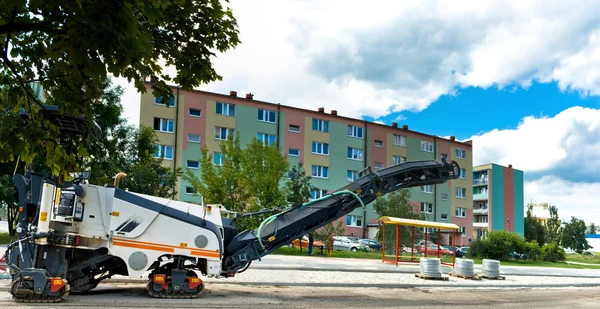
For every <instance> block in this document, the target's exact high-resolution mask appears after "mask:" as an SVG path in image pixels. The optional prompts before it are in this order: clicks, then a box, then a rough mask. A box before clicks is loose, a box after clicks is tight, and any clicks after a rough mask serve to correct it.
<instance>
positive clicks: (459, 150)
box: [140, 84, 473, 245]
mask: <svg viewBox="0 0 600 309" xmlns="http://www.w3.org/2000/svg"><path fill="white" fill-rule="evenodd" d="M147 88H148V91H147V92H146V93H145V94H142V96H141V104H140V124H142V125H145V126H151V127H153V128H154V129H155V130H156V132H157V135H158V138H159V145H157V146H156V153H155V155H156V156H158V157H160V156H161V155H163V154H164V157H165V159H164V164H165V166H170V167H173V168H176V167H182V168H183V169H186V168H188V169H192V170H194V172H195V173H196V174H197V175H200V174H199V173H201V171H200V170H199V160H200V157H201V151H200V150H201V148H202V147H203V146H204V145H206V146H207V147H208V149H209V152H210V153H212V154H213V156H214V161H215V162H214V163H215V164H219V161H220V160H221V156H220V154H219V144H220V143H221V142H222V141H223V140H225V139H226V138H227V136H228V135H229V134H233V133H234V132H239V133H240V144H241V145H242V146H245V145H247V144H248V143H250V142H251V141H252V138H257V139H259V140H263V141H264V142H266V143H270V144H275V145H277V146H278V148H279V149H280V150H281V152H282V153H283V154H284V155H285V156H286V157H287V160H288V162H289V163H290V164H296V163H298V162H299V161H301V162H303V164H304V167H305V170H306V172H307V173H308V174H310V175H311V176H312V183H313V185H314V186H315V187H317V188H319V190H316V191H314V192H312V193H311V195H312V198H319V197H322V196H324V195H327V194H328V193H329V192H331V191H334V190H337V189H339V188H341V187H343V186H345V185H347V184H348V183H349V182H352V181H354V180H355V179H356V177H357V174H358V172H359V171H360V170H362V169H364V168H366V167H369V166H370V167H372V168H373V169H381V168H384V167H389V166H391V165H394V164H398V163H401V162H405V161H414V160H434V159H437V160H439V159H440V158H441V157H442V156H445V157H447V158H448V160H455V161H457V162H458V163H459V165H460V167H461V168H462V170H461V176H460V177H461V178H459V179H456V180H453V181H449V182H447V183H445V184H442V185H436V186H428V187H421V188H412V189H411V193H412V198H411V201H410V202H411V204H412V205H413V206H414V207H415V208H416V209H420V210H421V211H422V212H423V213H425V214H426V215H427V216H428V218H429V219H430V220H435V221H440V222H448V223H456V224H458V225H459V226H461V227H463V237H461V239H456V240H455V241H456V244H460V245H466V244H467V243H468V242H469V241H470V240H471V237H470V235H472V221H473V220H472V205H473V202H472V191H471V188H472V186H471V184H472V175H473V174H472V172H473V171H472V145H471V143H470V142H466V143H462V142H459V141H456V140H455V138H453V137H452V138H450V139H444V138H440V137H436V136H431V135H426V134H422V133H419V132H415V131H411V130H409V129H408V127H407V126H402V127H398V125H397V124H396V123H394V124H393V125H392V126H387V125H382V124H377V123H373V122H368V121H364V120H360V119H352V118H347V117H342V116H339V115H337V112H336V111H334V110H331V111H329V112H325V110H324V108H319V109H318V110H306V109H300V108H295V107H290V106H285V105H281V104H274V103H269V102H263V101H258V100H255V99H254V97H253V95H252V94H247V95H246V96H245V97H239V96H237V93H236V92H234V91H232V92H231V93H230V94H229V95H224V94H217V93H210V92H204V91H196V90H194V91H183V90H180V89H178V88H174V94H175V96H174V97H173V98H172V99H171V101H170V102H167V103H166V104H164V103H161V100H160V99H159V98H155V97H154V96H153V95H152V91H151V89H150V85H149V84H147ZM167 105H169V106H167ZM178 191H179V193H178V195H177V196H175V197H174V198H176V199H179V200H183V201H190V202H199V201H200V198H199V197H198V196H196V195H195V193H194V189H193V187H192V186H191V185H190V184H189V183H187V182H186V181H185V180H184V179H180V180H179V190H178ZM379 216H380V215H379V214H377V213H376V212H375V211H374V208H373V205H372V204H371V205H368V206H367V208H366V209H365V210H363V209H362V208H360V209H356V210H355V211H353V212H352V213H350V214H349V215H348V216H346V217H344V218H341V219H340V220H341V221H342V222H343V224H344V226H345V230H346V233H345V234H347V235H354V236H359V237H365V238H366V237H371V238H373V237H374V236H375V233H376V231H377V227H376V220H377V218H379ZM444 242H446V243H448V242H449V238H448V237H445V238H444V237H442V243H444Z"/></svg>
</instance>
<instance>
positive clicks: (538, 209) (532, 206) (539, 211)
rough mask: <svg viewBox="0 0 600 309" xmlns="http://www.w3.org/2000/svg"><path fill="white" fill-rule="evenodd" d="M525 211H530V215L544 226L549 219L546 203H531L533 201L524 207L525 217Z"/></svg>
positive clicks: (548, 208) (548, 206)
mask: <svg viewBox="0 0 600 309" xmlns="http://www.w3.org/2000/svg"><path fill="white" fill-rule="evenodd" d="M527 211H531V215H532V216H534V217H536V218H537V219H538V221H540V222H542V223H544V224H545V223H546V221H548V219H550V205H549V204H548V203H533V201H530V202H529V203H527V205H526V206H525V210H524V213H525V216H527Z"/></svg>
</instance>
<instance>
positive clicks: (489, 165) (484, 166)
mask: <svg viewBox="0 0 600 309" xmlns="http://www.w3.org/2000/svg"><path fill="white" fill-rule="evenodd" d="M492 166H499V167H502V168H510V169H513V170H517V171H520V170H519V169H516V168H514V167H513V166H512V164H509V165H508V166H504V165H500V164H496V163H487V164H482V165H477V166H473V172H479V171H483V170H489V169H491V168H492Z"/></svg>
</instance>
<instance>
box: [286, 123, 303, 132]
mask: <svg viewBox="0 0 600 309" xmlns="http://www.w3.org/2000/svg"><path fill="white" fill-rule="evenodd" d="M288 130H289V131H290V132H292V133H300V126H299V125H295V124H290V126H289V128H288Z"/></svg>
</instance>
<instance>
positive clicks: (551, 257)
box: [542, 243, 567, 262]
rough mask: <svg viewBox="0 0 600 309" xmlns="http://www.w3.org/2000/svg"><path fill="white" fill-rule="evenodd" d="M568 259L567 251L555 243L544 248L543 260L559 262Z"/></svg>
mask: <svg viewBox="0 0 600 309" xmlns="http://www.w3.org/2000/svg"><path fill="white" fill-rule="evenodd" d="M566 258H567V257H566V255H565V250H563V248H561V247H559V246H558V245H557V244H555V243H549V244H546V245H545V246H543V247H542V260H544V261H546V262H559V261H564V260H566Z"/></svg>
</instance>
